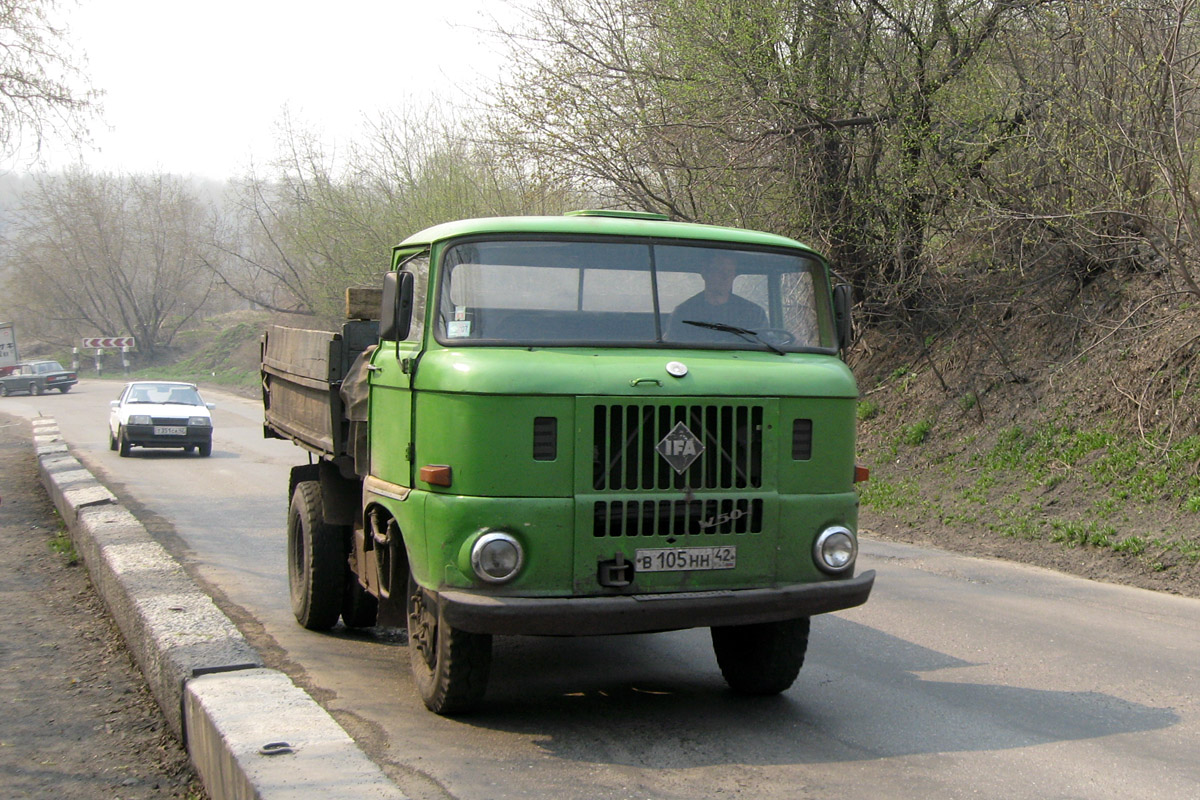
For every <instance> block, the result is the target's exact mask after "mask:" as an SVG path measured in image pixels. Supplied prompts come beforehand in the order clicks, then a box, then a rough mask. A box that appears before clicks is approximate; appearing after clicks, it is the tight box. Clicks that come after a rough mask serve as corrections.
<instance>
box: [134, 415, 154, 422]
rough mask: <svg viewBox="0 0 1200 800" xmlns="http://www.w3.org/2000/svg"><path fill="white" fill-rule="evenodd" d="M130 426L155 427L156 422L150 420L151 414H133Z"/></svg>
mask: <svg viewBox="0 0 1200 800" xmlns="http://www.w3.org/2000/svg"><path fill="white" fill-rule="evenodd" d="M129 424H130V425H153V424H154V421H153V420H152V419H150V415H149V414H131V415H130V416H129Z"/></svg>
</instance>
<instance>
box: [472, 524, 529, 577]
mask: <svg viewBox="0 0 1200 800" xmlns="http://www.w3.org/2000/svg"><path fill="white" fill-rule="evenodd" d="M524 560H525V553H524V551H522V550H521V544H520V542H518V541H517V540H516V539H515V538H513V537H512V536H510V535H509V534H507V533H502V532H500V531H490V532H488V533H485V534H484V535H483V536H480V537H479V538H478V539H476V540H475V544H474V545H472V546H471V568H472V569H474V570H475V574H476V575H477V576H479V579H480V580H482V581H487V582H488V583H504V582H505V581H510V580H512V579H513V578H515V577H516V576H517V573H518V572H520V571H521V564H522V563H523V562H524Z"/></svg>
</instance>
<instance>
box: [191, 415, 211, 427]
mask: <svg viewBox="0 0 1200 800" xmlns="http://www.w3.org/2000/svg"><path fill="white" fill-rule="evenodd" d="M188 425H190V426H192V427H193V428H208V427H211V426H212V420H211V419H209V418H208V417H188Z"/></svg>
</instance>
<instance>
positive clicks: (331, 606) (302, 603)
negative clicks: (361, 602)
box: [287, 481, 349, 631]
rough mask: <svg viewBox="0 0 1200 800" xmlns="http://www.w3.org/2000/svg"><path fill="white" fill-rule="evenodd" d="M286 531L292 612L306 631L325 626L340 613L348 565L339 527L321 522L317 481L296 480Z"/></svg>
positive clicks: (334, 620)
mask: <svg viewBox="0 0 1200 800" xmlns="http://www.w3.org/2000/svg"><path fill="white" fill-rule="evenodd" d="M287 533H288V588H289V589H290V590H291V596H292V613H293V614H295V615H296V621H297V622H299V623H300V624H301V625H303V626H304V627H305V628H308V629H309V630H310V631H324V630H329V629H330V628H332V627H333V626H334V625H336V624H337V621H338V617H339V616H341V614H342V595H343V592H344V590H345V586H346V572H347V571H348V569H349V567H348V565H347V564H346V556H345V547H344V546H343V542H342V530H341V529H340V528H338V527H337V526H336V525H329V524H327V523H326V522H325V512H324V508H323V506H322V504H321V484H320V483H319V482H318V481H303V482H301V483H298V484H296V489H295V491H294V492H293V493H292V503H291V507H290V508H289V509H288V526H287Z"/></svg>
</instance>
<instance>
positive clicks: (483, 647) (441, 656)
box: [405, 573, 492, 715]
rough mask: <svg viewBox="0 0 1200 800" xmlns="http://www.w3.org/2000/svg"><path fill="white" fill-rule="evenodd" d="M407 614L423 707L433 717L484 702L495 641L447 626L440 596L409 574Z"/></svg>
mask: <svg viewBox="0 0 1200 800" xmlns="http://www.w3.org/2000/svg"><path fill="white" fill-rule="evenodd" d="M406 598H407V599H406V601H405V610H406V612H407V615H408V654H409V658H410V659H411V660H412V671H413V681H414V683H416V685H417V692H418V693H419V694H420V695H421V700H423V701H424V702H425V707H426V708H428V709H429V710H430V711H432V712H434V713H435V714H446V715H449V714H461V713H463V712H466V711H470V710H471V709H472V708H474V707H475V706H476V705H478V704H479V701H480V700H482V699H483V693H484V691H485V690H486V689H487V679H488V671H489V670H490V669H491V666H492V637H491V635H489V634H482V633H467V632H466V631H460V630H457V629H455V628H452V627H450V625H449V624H447V623H446V618H445V614H444V613H442V610H441V607H440V604H439V603H438V600H437V596H436V595H434V594H432V593H431V592H427V591H425V590H424V589H422V588H421V587H420V586H419V585H418V584H417V582H416V581H415V580H413V577H412V575H411V573H410V574H409V577H408V591H407V593H406Z"/></svg>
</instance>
